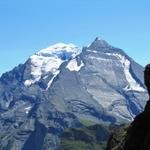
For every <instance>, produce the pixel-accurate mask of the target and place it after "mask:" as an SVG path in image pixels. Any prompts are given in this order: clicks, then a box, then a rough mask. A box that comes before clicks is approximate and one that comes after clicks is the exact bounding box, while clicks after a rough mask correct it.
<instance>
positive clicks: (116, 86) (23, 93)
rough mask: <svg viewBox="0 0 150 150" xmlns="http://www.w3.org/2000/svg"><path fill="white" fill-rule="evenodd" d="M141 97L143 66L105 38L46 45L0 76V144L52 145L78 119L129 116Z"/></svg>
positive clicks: (16, 148)
mask: <svg viewBox="0 0 150 150" xmlns="http://www.w3.org/2000/svg"><path fill="white" fill-rule="evenodd" d="M146 97H147V92H146V90H145V88H144V84H143V68H142V67H141V66H140V65H138V64H137V63H135V62H134V61H133V60H132V59H131V58H130V57H128V56H127V55H126V54H125V53H124V52H123V51H122V50H120V49H118V48H115V47H112V46H110V45H109V44H108V43H107V42H106V41H104V40H102V39H98V38H96V39H95V41H94V42H93V43H92V44H91V45H90V46H89V47H84V48H83V49H82V51H81V49H80V48H78V47H76V46H75V45H73V44H62V43H59V44H56V45H53V46H50V47H48V48H46V49H43V50H41V51H39V52H37V53H36V54H34V55H33V56H31V57H30V58H29V59H28V60H27V61H26V63H25V64H23V65H19V66H18V67H16V68H14V69H13V70H12V71H10V72H7V73H5V74H3V75H2V77H1V78H0V111H1V113H0V131H1V136H0V138H1V142H0V148H1V149H4V148H6V146H10V144H9V143H11V146H10V147H11V148H8V149H11V150H20V149H23V150H30V149H33V145H34V143H37V141H38V143H37V145H36V147H35V149H36V150H41V149H42V148H43V147H45V146H46V149H49V150H53V149H55V148H57V146H58V144H59V142H60V140H59V136H60V135H61V134H62V133H63V131H64V129H65V128H70V127H75V128H77V127H81V126H82V124H81V123H80V122H81V120H82V119H86V120H91V121H94V122H97V123H100V122H103V123H107V124H120V123H122V122H130V121H131V120H132V119H133V118H134V117H135V116H136V115H137V114H139V113H140V112H141V111H142V110H143V107H144V105H145V99H146Z"/></svg>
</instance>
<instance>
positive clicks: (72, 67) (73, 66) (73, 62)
mask: <svg viewBox="0 0 150 150" xmlns="http://www.w3.org/2000/svg"><path fill="white" fill-rule="evenodd" d="M83 66H84V63H83V62H82V61H81V64H80V65H79V66H78V63H77V60H76V58H74V59H73V60H71V61H70V62H69V63H68V65H67V66H66V68H68V69H69V70H70V71H79V70H80V69H81V68H82V67H83Z"/></svg>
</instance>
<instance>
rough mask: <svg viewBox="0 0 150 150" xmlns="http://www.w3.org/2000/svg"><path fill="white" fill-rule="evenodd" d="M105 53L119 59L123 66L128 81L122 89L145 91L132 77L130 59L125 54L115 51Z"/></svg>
mask: <svg viewBox="0 0 150 150" xmlns="http://www.w3.org/2000/svg"><path fill="white" fill-rule="evenodd" d="M106 54H107V55H109V56H115V57H117V59H119V61H120V62H121V64H122V66H123V68H124V73H125V77H126V80H127V81H128V83H129V85H127V86H126V87H125V88H124V90H126V91H130V90H134V91H140V92H145V89H144V88H143V87H141V86H140V84H138V83H137V82H136V80H135V79H134V78H133V77H132V75H131V73H130V61H129V60H128V59H127V58H126V57H125V56H122V55H121V54H117V53H106Z"/></svg>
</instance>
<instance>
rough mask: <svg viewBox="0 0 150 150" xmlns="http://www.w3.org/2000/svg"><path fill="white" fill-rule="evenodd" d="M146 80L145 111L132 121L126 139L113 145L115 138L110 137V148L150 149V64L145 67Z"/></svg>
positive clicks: (111, 149)
mask: <svg viewBox="0 0 150 150" xmlns="http://www.w3.org/2000/svg"><path fill="white" fill-rule="evenodd" d="M144 81H145V85H146V87H147V90H148V93H149V100H148V101H147V104H146V106H145V109H144V111H143V112H142V113H141V114H139V115H138V116H137V117H136V118H135V119H134V121H133V122H132V123H131V125H130V126H129V128H128V130H127V133H126V135H125V136H124V140H122V141H121V140H120V141H119V142H118V143H117V142H116V143H115V144H114V145H113V141H114V139H113V138H110V140H109V142H108V150H150V64H149V65H147V66H146V67H145V71H144ZM114 134H119V133H118V131H117V132H115V133H114Z"/></svg>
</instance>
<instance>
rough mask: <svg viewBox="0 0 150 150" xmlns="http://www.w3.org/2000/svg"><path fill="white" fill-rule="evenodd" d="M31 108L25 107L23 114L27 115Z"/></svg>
mask: <svg viewBox="0 0 150 150" xmlns="http://www.w3.org/2000/svg"><path fill="white" fill-rule="evenodd" d="M31 108H32V107H31V106H29V107H26V108H25V109H24V110H25V113H26V114H28V113H29V111H30V110H31Z"/></svg>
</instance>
